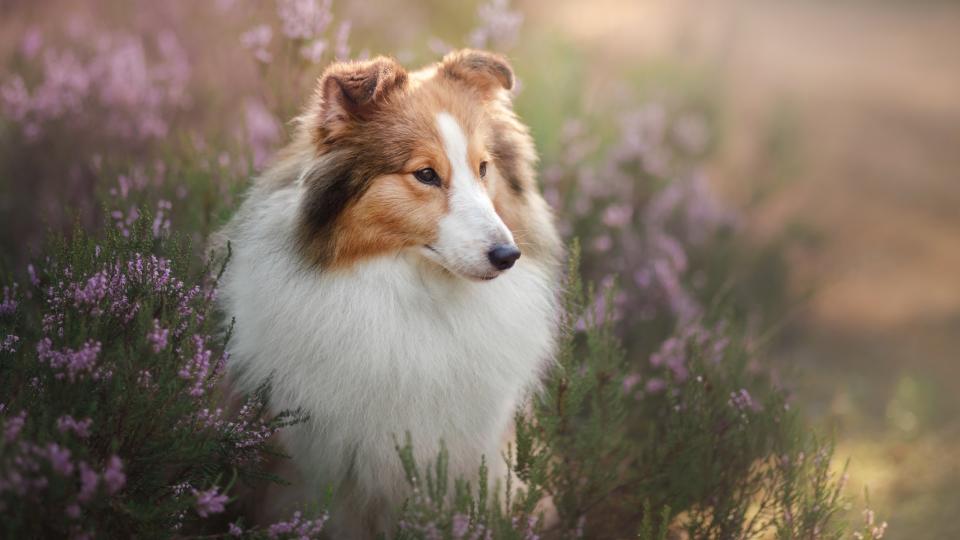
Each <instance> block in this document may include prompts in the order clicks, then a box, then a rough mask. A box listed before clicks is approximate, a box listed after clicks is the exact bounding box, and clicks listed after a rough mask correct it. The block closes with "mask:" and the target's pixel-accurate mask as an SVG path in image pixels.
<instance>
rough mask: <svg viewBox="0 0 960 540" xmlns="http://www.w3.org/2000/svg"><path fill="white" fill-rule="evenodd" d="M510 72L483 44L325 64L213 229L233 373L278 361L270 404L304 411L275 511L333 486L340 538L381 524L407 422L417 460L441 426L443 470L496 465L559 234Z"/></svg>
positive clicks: (552, 320)
mask: <svg viewBox="0 0 960 540" xmlns="http://www.w3.org/2000/svg"><path fill="white" fill-rule="evenodd" d="M512 86H513V72H512V70H511V68H510V67H509V65H508V64H507V62H506V61H505V60H504V59H503V58H502V57H500V56H498V55H494V54H491V53H487V52H480V51H470V50H464V51H458V52H454V53H451V54H449V55H448V56H446V57H445V58H444V59H443V60H442V61H441V62H439V63H437V64H434V65H431V66H428V67H426V68H424V69H421V70H419V71H415V72H410V73H408V72H406V71H405V70H404V68H403V67H401V66H400V65H399V64H398V63H396V62H395V61H394V60H391V59H388V58H382V57H381V58H376V59H374V60H370V61H364V62H350V63H336V64H333V65H331V66H330V67H329V68H328V69H327V70H326V72H325V73H324V75H323V76H322V78H321V79H320V81H319V83H318V86H317V91H316V94H315V96H314V97H313V99H312V100H311V101H310V103H309V105H308V107H307V108H306V110H305V113H304V114H303V115H302V116H301V117H299V118H298V120H297V123H296V132H295V135H294V137H293V141H292V142H291V143H290V145H289V146H288V147H287V148H285V149H284V150H283V151H282V152H280V154H279V156H278V157H277V158H276V160H275V161H274V163H273V165H272V166H271V167H270V168H269V169H268V170H267V171H266V172H265V173H264V174H263V175H262V176H261V177H260V178H258V179H257V180H256V182H255V184H254V186H253V187H252V188H251V190H250V192H249V194H248V197H247V199H246V201H245V202H244V203H243V205H242V207H241V208H240V210H239V212H238V214H237V215H236V217H235V218H234V219H233V221H232V222H231V223H230V224H229V225H228V226H227V227H226V228H225V229H224V231H223V232H222V236H223V238H222V239H221V241H223V240H226V241H229V242H230V243H231V245H232V248H233V258H232V261H231V263H230V265H229V267H228V269H227V272H226V274H225V275H224V280H223V283H222V308H223V310H224V311H225V312H226V314H227V315H228V316H230V317H234V318H235V319H236V328H235V334H234V338H233V340H232V342H231V347H230V349H231V350H230V352H231V358H232V360H231V366H232V367H231V370H232V374H233V376H234V378H235V383H236V384H237V386H238V388H239V389H240V390H242V391H251V390H253V389H254V388H255V387H257V386H258V385H259V384H260V383H261V382H262V381H264V380H265V379H267V378H270V379H271V380H272V389H271V394H270V396H269V405H270V407H271V409H273V410H277V411H279V410H285V409H298V408H299V409H302V410H303V411H305V412H306V413H307V414H309V421H308V422H307V423H306V424H303V425H298V426H296V427H294V428H290V429H288V430H286V432H285V433H283V434H282V443H283V444H284V446H285V448H286V450H287V451H288V452H289V453H290V454H291V455H292V457H293V460H292V462H293V464H294V465H295V466H296V468H297V469H298V471H297V473H295V475H294V477H292V478H291V477H288V479H289V480H293V481H294V482H295V483H294V485H293V486H288V487H285V488H282V489H280V491H279V492H278V491H274V492H273V493H270V494H269V495H267V496H263V497H262V498H261V500H260V501H259V504H263V505H266V506H267V507H269V509H270V511H269V512H268V513H273V512H274V511H276V512H280V511H282V510H283V509H284V507H285V506H291V505H293V504H295V503H297V502H299V501H302V500H309V499H319V498H321V497H322V494H323V493H324V491H325V490H326V489H327V488H328V487H332V488H333V490H334V493H335V497H334V498H335V501H336V503H335V506H334V508H333V509H332V516H331V522H330V527H331V536H332V537H335V538H369V537H372V536H375V535H376V534H379V533H384V532H387V533H388V531H389V530H390V528H391V527H392V526H393V521H394V520H395V519H396V510H398V509H399V507H400V505H401V504H402V502H403V500H404V497H405V496H406V495H407V494H408V488H407V481H406V479H405V477H404V473H403V469H402V466H401V462H400V459H399V458H398V456H397V453H396V450H395V447H394V442H395V437H397V438H399V439H401V440H402V439H403V437H404V433H405V432H409V433H410V435H411V436H412V441H413V448H414V451H415V457H416V459H417V460H418V462H419V463H420V466H421V467H424V466H426V465H427V464H428V463H430V462H432V461H433V460H434V459H435V458H436V456H437V454H438V451H439V448H440V447H439V445H440V441H441V439H442V440H443V441H444V443H445V444H446V447H447V449H448V451H449V461H450V474H451V476H452V477H456V476H463V477H466V478H474V479H475V478H476V472H477V469H478V466H479V464H480V460H481V456H486V457H487V461H488V463H489V464H490V466H491V478H497V477H501V478H502V476H503V474H504V473H505V469H504V467H505V466H504V464H503V463H502V459H501V458H500V455H501V449H500V447H501V443H502V441H503V439H504V434H505V432H507V431H508V429H509V426H510V422H511V419H512V415H513V413H514V411H515V409H516V408H517V407H518V405H519V403H520V402H521V401H522V399H523V397H524V395H525V393H527V392H528V391H530V389H532V388H534V387H535V386H536V384H537V381H538V378H539V376H540V374H541V373H542V371H543V369H544V367H545V366H546V365H547V364H548V362H549V359H550V357H551V353H552V347H553V341H554V334H555V327H556V324H557V317H556V310H557V305H556V304H557V298H556V297H557V281H558V268H557V266H558V265H557V263H558V255H559V251H560V243H559V241H558V237H557V234H556V231H555V229H554V226H553V222H552V217H551V214H550V212H549V210H548V208H547V205H546V204H545V203H544V201H543V199H542V197H541V196H540V194H539V193H538V189H537V185H536V180H535V178H534V170H533V162H534V160H535V154H534V148H533V143H532V140H531V137H530V135H529V132H528V130H527V128H526V127H525V126H523V125H522V124H521V123H520V122H519V120H518V119H517V117H516V115H515V114H514V112H513V109H512V105H511V95H510V90H511V88H512ZM521 253H522V256H521Z"/></svg>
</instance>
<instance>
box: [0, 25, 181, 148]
mask: <svg viewBox="0 0 960 540" xmlns="http://www.w3.org/2000/svg"><path fill="white" fill-rule="evenodd" d="M89 37H90V38H91V41H93V48H92V50H91V51H89V55H88V56H89V58H88V59H87V60H82V59H81V58H80V56H81V54H82V53H79V52H77V51H80V50H82V44H73V45H71V46H69V47H68V48H66V49H64V50H56V49H54V48H47V49H46V50H44V51H43V53H42V58H43V62H42V64H41V68H42V69H41V76H40V79H39V81H38V82H37V83H36V84H34V85H33V87H32V88H28V85H27V83H26V82H25V80H24V78H23V77H22V76H21V75H17V74H15V75H12V76H11V77H9V78H7V79H6V80H4V81H2V84H0V111H2V112H3V113H4V114H5V115H7V116H8V117H10V118H11V119H13V120H14V121H16V122H17V123H19V124H21V125H22V126H23V132H24V134H25V135H26V137H27V138H28V139H33V140H35V139H37V138H38V137H40V136H41V135H42V134H43V129H44V126H45V125H47V124H48V123H50V122H54V121H60V120H67V121H68V122H70V123H72V124H74V125H78V126H86V125H92V123H96V125H97V126H98V128H103V129H104V130H105V131H106V132H108V133H112V134H114V135H117V136H119V137H122V138H126V139H150V138H158V137H164V136H166V135H167V134H168V133H169V124H168V120H167V118H168V117H169V112H170V111H174V110H179V109H183V108H185V107H186V106H188V105H189V93H188V92H187V84H188V83H189V79H190V65H189V62H188V60H187V55H186V52H185V51H184V50H183V48H182V47H181V46H180V43H179V41H178V40H177V38H176V36H175V35H174V34H173V33H172V32H169V31H162V32H159V33H158V34H157V35H156V36H155V37H154V39H153V42H152V43H151V44H150V45H152V52H153V54H150V53H149V52H148V50H147V47H146V46H145V44H144V41H143V40H142V39H141V38H139V37H134V36H132V35H126V34H109V33H103V32H101V33H99V34H98V35H97V36H96V37H95V39H94V36H89ZM30 38H31V42H30V47H29V48H27V47H24V49H23V50H22V53H24V54H25V55H26V54H27V53H29V55H30V56H33V55H37V54H40V49H41V48H42V41H43V40H42V36H41V35H40V34H39V33H38V31H36V30H34V31H33V33H32V34H31V35H30ZM94 111H97V114H91V113H92V112H94Z"/></svg>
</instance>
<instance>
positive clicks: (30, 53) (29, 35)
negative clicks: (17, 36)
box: [20, 27, 43, 60]
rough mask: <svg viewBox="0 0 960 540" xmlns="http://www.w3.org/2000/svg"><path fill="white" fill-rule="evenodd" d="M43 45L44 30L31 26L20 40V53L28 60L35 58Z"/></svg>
mask: <svg viewBox="0 0 960 540" xmlns="http://www.w3.org/2000/svg"><path fill="white" fill-rule="evenodd" d="M42 46H43V32H41V31H40V29H39V28H37V27H31V28H30V29H28V30H27V31H26V32H25V33H24V34H23V39H22V40H20V53H21V54H23V56H24V57H25V58H27V59H28V60H30V59H33V57H34V56H36V55H37V53H38V52H39V51H40V48H41V47H42Z"/></svg>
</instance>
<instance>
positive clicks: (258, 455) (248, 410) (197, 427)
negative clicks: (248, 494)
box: [0, 215, 299, 538]
mask: <svg viewBox="0 0 960 540" xmlns="http://www.w3.org/2000/svg"><path fill="white" fill-rule="evenodd" d="M151 228H152V220H151V219H150V218H149V216H147V215H144V216H143V217H142V218H141V219H140V220H138V221H137V222H135V223H134V224H132V226H131V228H130V229H129V230H128V231H127V234H126V235H124V234H121V232H120V231H108V233H107V234H106V235H105V236H104V237H102V238H94V237H90V236H88V235H86V234H85V233H84V232H83V231H81V230H78V231H77V232H76V233H75V234H74V235H73V237H72V238H70V239H69V240H65V239H61V240H59V241H57V242H54V243H53V244H52V245H51V247H50V248H49V249H48V250H47V252H46V253H47V257H46V259H45V261H44V262H43V264H41V265H39V266H37V267H34V266H30V267H29V273H28V275H29V277H28V283H26V284H25V285H23V286H20V285H18V284H17V283H15V282H14V283H10V284H7V285H5V286H4V302H3V307H2V311H0V335H3V336H4V337H3V347H2V351H0V396H2V403H0V426H2V427H3V438H2V440H0V508H2V511H3V514H4V516H5V518H4V520H3V523H2V525H0V528H2V529H3V531H4V535H5V536H8V537H11V538H22V537H33V538H36V537H54V536H66V535H70V536H77V537H84V536H88V537H89V536H95V537H129V536H144V537H158V536H169V535H170V534H171V533H172V532H176V533H179V534H191V533H196V532H198V531H204V530H208V529H210V528H211V527H216V526H220V527H224V526H225V524H224V523H221V522H220V521H218V520H219V518H220V517H221V516H222V515H223V513H224V511H225V508H226V505H227V503H228V502H229V492H230V489H231V487H232V486H233V485H234V484H235V483H236V482H238V481H240V482H251V481H255V480H259V479H262V478H266V475H265V473H264V472H263V470H262V464H263V461H264V459H265V458H266V457H269V456H271V455H275V454H276V453H277V449H274V448H273V447H272V446H271V444H270V437H271V436H272V435H273V434H274V433H275V432H276V431H277V430H279V429H281V428H283V427H285V426H288V425H291V424H293V423H296V422H297V421H298V420H299V417H298V416H297V415H296V414H292V413H281V414H278V415H268V414H267V412H266V407H265V405H264V400H263V392H265V391H266V388H264V389H263V392H260V393H258V395H253V396H249V397H247V399H246V401H245V402H244V403H242V405H240V406H238V407H236V408H235V410H224V408H223V407H224V405H223V396H222V395H220V390H219V388H218V383H219V381H220V379H221V376H222V373H223V367H224V363H225V362H226V360H227V358H226V355H225V353H224V343H225V340H226V339H229V333H228V335H227V336H223V335H222V332H220V331H219V329H218V328H219V324H220V321H219V320H218V318H217V316H216V315H215V314H214V313H213V312H212V311H211V301H212V299H213V296H214V295H215V294H216V275H214V274H212V273H211V272H210V269H209V268H202V269H191V267H190V264H189V263H188V259H187V257H186V254H187V253H189V250H188V249H187V246H185V245H183V244H178V243H177V242H173V241H169V240H166V239H164V238H156V237H155V236H154V235H153V232H152V231H151ZM254 532H255V533H256V532H257V531H254Z"/></svg>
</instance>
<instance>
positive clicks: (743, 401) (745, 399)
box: [728, 388, 763, 413]
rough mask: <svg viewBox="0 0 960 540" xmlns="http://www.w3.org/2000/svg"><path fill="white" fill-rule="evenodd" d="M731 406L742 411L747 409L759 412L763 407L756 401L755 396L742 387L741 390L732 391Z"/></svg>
mask: <svg viewBox="0 0 960 540" xmlns="http://www.w3.org/2000/svg"><path fill="white" fill-rule="evenodd" d="M728 403H730V406H731V407H733V408H734V409H736V410H737V411H739V412H741V413H745V412H747V411H753V412H759V411H760V410H761V409H762V408H763V407H762V406H761V405H760V404H759V403H757V402H756V401H754V399H753V396H751V395H750V392H748V391H747V389H746V388H741V389H740V391H739V392H730V400H729V401H728Z"/></svg>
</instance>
